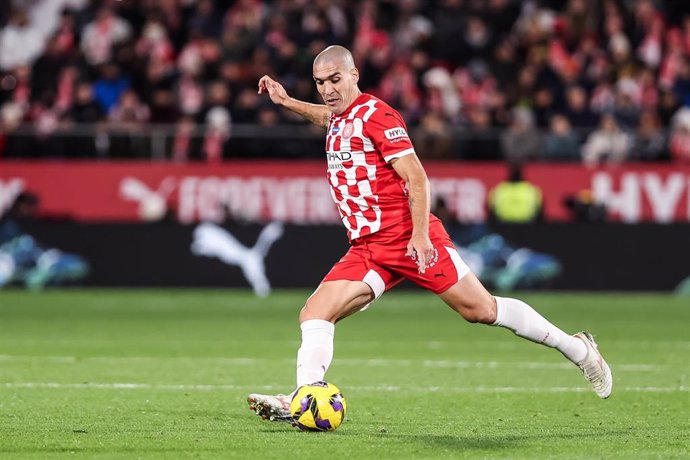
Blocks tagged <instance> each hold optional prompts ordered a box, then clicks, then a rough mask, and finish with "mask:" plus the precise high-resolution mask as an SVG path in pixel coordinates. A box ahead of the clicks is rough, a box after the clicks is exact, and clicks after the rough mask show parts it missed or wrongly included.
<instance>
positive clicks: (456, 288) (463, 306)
mask: <svg viewBox="0 0 690 460" xmlns="http://www.w3.org/2000/svg"><path fill="white" fill-rule="evenodd" d="M439 297H441V299H443V301H444V302H446V303H447V304H448V306H449V307H450V308H452V309H453V310H455V311H456V312H458V313H460V315H462V317H463V318H465V319H466V320H467V321H470V322H472V323H485V324H492V323H494V322H495V321H496V299H495V298H494V296H493V295H491V293H490V292H489V291H487V290H486V288H485V287H484V285H483V284H482V283H481V281H479V279H477V277H476V276H475V274H474V273H472V272H469V273H467V274H466V275H465V276H463V277H462V278H460V279H459V280H458V281H457V282H456V283H455V284H454V285H453V286H451V287H450V288H449V289H448V290H446V291H444V292H442V293H440V294H439Z"/></svg>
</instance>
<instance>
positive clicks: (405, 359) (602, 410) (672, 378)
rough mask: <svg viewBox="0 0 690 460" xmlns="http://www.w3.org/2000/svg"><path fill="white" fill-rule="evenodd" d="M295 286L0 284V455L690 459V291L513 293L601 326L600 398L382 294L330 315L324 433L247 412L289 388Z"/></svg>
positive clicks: (494, 337) (530, 358) (551, 313)
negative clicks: (337, 409)
mask: <svg viewBox="0 0 690 460" xmlns="http://www.w3.org/2000/svg"><path fill="white" fill-rule="evenodd" d="M307 295H308V292H306V291H278V292H276V293H275V294H273V295H272V296H271V297H270V298H268V299H257V298H255V297H253V296H252V295H251V294H250V293H249V292H247V291H241V290H239V291H235V290H228V291H214V290H63V291H54V290H49V291H46V292H43V293H26V292H22V291H17V290H8V291H2V292H0V458H3V459H4V458H35V459H48V458H62V457H69V458H145V459H147V458H166V459H167V458H261V459H264V458H281V459H284V458H296V459H310V458H318V459H328V458H348V459H358V458H362V459H373V458H376V459H384V458H429V459H436V458H491V459H493V458H511V459H522V458H534V459H545V458H554V459H564V458H583V459H584V458H597V459H609V458H634V459H644V458H659V459H671V458H690V450H689V445H690V439H689V433H690V422H689V420H690V416H689V415H688V414H689V413H690V390H689V386H690V385H689V383H688V374H689V373H690V332H689V331H690V302H689V301H688V299H687V298H686V299H680V298H674V297H672V296H670V295H660V294H634V295H633V294H623V293H610V294H566V293H543V294H542V293H540V294H536V293H525V294H521V295H519V296H518V297H522V298H524V299H525V300H526V301H528V302H530V303H531V304H532V305H533V306H534V307H535V308H536V309H537V310H539V311H540V312H542V313H543V314H544V315H545V316H546V317H548V318H550V319H551V320H552V321H553V322H555V323H556V324H558V325H559V326H560V327H561V328H563V329H564V330H566V331H569V332H576V331H578V330H581V329H587V330H590V331H592V332H593V333H594V334H596V335H597V337H598V340H599V345H600V348H601V349H602V351H603V353H604V355H605V356H606V358H607V360H608V361H609V363H610V364H611V367H612V369H613V373H614V379H615V385H614V392H613V395H612V397H611V398H610V399H609V400H606V401H602V400H600V399H599V398H597V397H596V395H595V394H594V393H593V392H592V391H590V390H589V388H588V386H587V384H586V382H585V381H584V379H583V378H582V376H581V374H580V373H579V371H578V370H577V369H576V368H575V367H574V366H572V365H571V364H569V363H567V362H566V361H565V359H564V358H562V357H561V355H560V354H559V353H558V352H556V351H554V350H550V349H547V348H544V347H541V346H538V345H535V344H532V343H529V342H526V341H525V340H522V339H519V338H517V337H515V336H513V335H512V334H511V333H510V332H508V331H506V330H503V329H499V328H491V327H487V326H481V325H471V324H468V323H465V322H464V321H462V320H461V319H460V318H459V317H457V316H456V315H455V313H453V312H452V311H450V310H449V309H448V308H446V307H444V306H443V305H442V303H441V302H440V300H438V299H437V298H436V297H434V296H433V295H431V294H427V293H425V292H422V291H403V290H399V291H393V292H391V293H388V294H386V295H385V296H384V297H383V298H382V299H381V300H380V301H379V302H377V303H376V304H375V305H374V306H373V307H372V308H371V309H370V310H369V311H366V312H364V313H360V314H358V315H355V316H353V317H351V318H348V319H347V320H345V321H343V322H342V323H340V324H339V325H338V327H337V330H336V339H335V347H336V355H335V360H334V362H333V364H332V366H331V369H330V371H329V373H328V376H327V377H328V380H330V381H332V382H333V383H335V384H336V385H338V386H339V387H340V388H341V390H342V391H343V393H344V394H345V396H346V398H347V399H348V404H349V413H348V420H347V421H346V422H345V423H343V425H342V426H341V427H340V428H339V429H338V431H336V432H334V433H301V432H299V431H297V430H295V429H293V428H291V427H289V426H288V425H287V424H276V423H269V422H264V421H261V420H259V419H258V418H257V417H256V416H254V415H253V413H251V412H250V411H249V409H248V407H247V405H246V402H245V398H246V395H247V393H249V392H252V391H259V392H281V391H283V392H284V391H289V390H291V389H292V387H291V386H292V384H293V383H294V357H295V352H296V349H297V347H298V345H299V328H298V327H297V323H296V319H297V311H298V310H299V308H300V306H301V305H302V303H303V302H304V299H305V298H306V296H307Z"/></svg>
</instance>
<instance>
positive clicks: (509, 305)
mask: <svg viewBox="0 0 690 460" xmlns="http://www.w3.org/2000/svg"><path fill="white" fill-rule="evenodd" d="M493 325H494V326H501V327H505V328H506V329H510V330H511V331H513V332H514V333H515V334H516V335H518V336H520V337H524V338H525V339H528V340H531V341H532V342H536V343H541V344H543V345H546V346H547V347H551V348H555V349H557V350H558V351H560V352H561V353H563V355H564V356H565V357H566V358H568V359H569V360H570V361H572V362H574V363H579V362H580V361H582V360H583V359H585V356H587V347H586V346H585V344H584V342H583V341H582V340H580V339H578V338H577V337H573V336H572V335H569V334H566V333H565V332H563V331H562V330H560V329H558V328H557V327H556V326H554V325H553V324H551V323H550V322H548V321H547V320H546V318H544V317H543V316H541V315H540V314H539V313H537V312H536V311H535V310H534V309H533V308H532V307H530V306H529V305H527V304H526V303H525V302H523V301H521V300H517V299H510V298H507V297H496V322H495V323H494V324H493Z"/></svg>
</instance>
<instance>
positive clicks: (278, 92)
mask: <svg viewBox="0 0 690 460" xmlns="http://www.w3.org/2000/svg"><path fill="white" fill-rule="evenodd" d="M258 93H259V94H266V93H268V97H270V98H271V102H273V103H274V104H278V105H283V104H284V103H285V101H286V100H288V98H289V96H288V94H287V91H285V88H283V85H281V84H280V83H278V82H277V81H275V80H274V79H272V78H271V77H269V76H268V75H264V76H263V77H261V79H260V80H259V91H258Z"/></svg>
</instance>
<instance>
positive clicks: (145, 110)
mask: <svg viewBox="0 0 690 460" xmlns="http://www.w3.org/2000/svg"><path fill="white" fill-rule="evenodd" d="M150 117H151V110H150V109H149V107H148V106H147V105H146V104H144V103H143V102H141V100H140V99H139V96H138V95H137V93H135V92H134V91H132V90H126V91H124V92H123V93H122V94H121V95H120V100H119V101H118V103H117V104H115V105H114V106H113V108H112V110H110V113H109V114H108V120H109V122H110V123H111V124H113V125H117V126H119V127H124V128H127V129H132V128H135V129H140V128H141V127H142V126H143V125H145V124H146V122H148V121H149V118H150Z"/></svg>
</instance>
